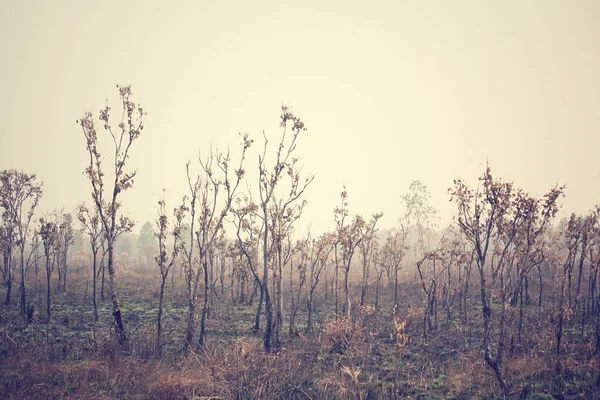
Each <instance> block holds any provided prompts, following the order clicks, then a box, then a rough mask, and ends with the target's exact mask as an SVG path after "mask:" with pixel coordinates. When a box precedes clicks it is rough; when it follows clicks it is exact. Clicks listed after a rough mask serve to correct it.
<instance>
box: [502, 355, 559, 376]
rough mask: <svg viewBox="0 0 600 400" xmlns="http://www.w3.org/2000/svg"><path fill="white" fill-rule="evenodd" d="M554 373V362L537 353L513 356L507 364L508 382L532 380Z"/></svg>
mask: <svg viewBox="0 0 600 400" xmlns="http://www.w3.org/2000/svg"><path fill="white" fill-rule="evenodd" d="M550 374H552V363H551V362H549V360H548V358H542V357H540V356H538V355H535V354H529V355H525V356H522V357H521V356H520V357H512V358H511V359H510V362H509V363H508V365H507V369H506V380H507V382H513V383H517V382H531V381H533V380H537V379H540V378H542V379H543V378H544V377H546V376H548V375H550Z"/></svg>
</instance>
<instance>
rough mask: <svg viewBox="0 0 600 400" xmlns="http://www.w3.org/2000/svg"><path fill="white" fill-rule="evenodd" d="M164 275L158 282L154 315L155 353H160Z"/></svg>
mask: <svg viewBox="0 0 600 400" xmlns="http://www.w3.org/2000/svg"><path fill="white" fill-rule="evenodd" d="M166 278H167V277H166V276H164V275H163V276H162V282H161V284H160V293H159V295H158V315H157V316H156V354H157V355H160V353H161V349H162V346H161V344H160V335H161V332H162V313H163V298H164V295H165V281H166Z"/></svg>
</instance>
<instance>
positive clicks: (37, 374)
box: [0, 273, 600, 399]
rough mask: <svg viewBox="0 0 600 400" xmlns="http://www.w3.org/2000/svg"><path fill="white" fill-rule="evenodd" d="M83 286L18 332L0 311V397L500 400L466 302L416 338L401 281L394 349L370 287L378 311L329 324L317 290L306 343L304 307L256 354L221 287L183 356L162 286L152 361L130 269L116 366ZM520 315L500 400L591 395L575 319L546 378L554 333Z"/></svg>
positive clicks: (150, 332)
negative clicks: (519, 334) (199, 344)
mask: <svg viewBox="0 0 600 400" xmlns="http://www.w3.org/2000/svg"><path fill="white" fill-rule="evenodd" d="M86 286H87V281H86V279H85V277H84V276H83V275H76V274H74V273H73V274H71V276H70V283H69V291H68V292H67V293H57V294H55V295H53V306H52V320H51V322H50V323H46V321H45V312H43V311H42V312H41V314H42V315H39V316H38V318H37V319H38V320H37V321H34V322H33V323H31V324H29V325H26V324H25V323H24V322H23V319H22V318H21V317H20V315H19V313H18V310H17V307H15V306H13V307H5V308H3V309H2V320H1V322H0V370H1V371H2V373H1V374H0V398H3V399H5V398H6V399H13V398H14V399H28V398H31V399H34V398H79V399H113V398H127V399H151V398H152V399H156V398H158V399H192V398H194V399H200V398H220V399H280V398H288V399H328V398H343V399H378V398H381V399H387V398H415V399H416V398H419V399H425V398H427V399H447V398H456V399H467V398H490V399H491V398H499V397H498V396H499V390H498V385H497V383H496V380H495V377H494V375H493V374H492V372H491V370H490V369H489V367H487V365H486V364H485V361H484V360H483V357H482V351H481V348H480V346H481V332H482V329H481V326H480V324H479V319H480V310H479V309H478V308H477V306H476V305H477V302H476V299H473V300H472V302H471V303H472V304H473V306H472V308H471V309H470V310H469V317H470V320H469V321H467V322H466V323H463V322H462V321H460V320H459V318H458V316H457V315H455V317H454V319H453V320H452V321H449V322H448V323H446V320H445V315H444V314H442V313H440V318H439V321H438V329H437V330H436V331H434V332H430V333H429V334H428V338H427V341H424V340H423V337H422V310H421V309H420V292H419V288H418V287H415V286H411V285H408V284H406V285H403V288H402V291H401V293H402V303H401V305H400V313H401V317H402V319H403V320H405V321H406V326H405V330H404V332H405V333H406V335H407V336H408V339H409V340H408V343H407V344H406V345H404V346H402V347H398V346H396V344H395V342H394V340H393V335H394V332H395V331H394V326H395V325H394V321H393V319H392V317H391V316H392V309H391V306H390V305H389V298H391V295H392V293H391V291H386V290H385V289H382V293H383V294H382V295H383V298H382V299H380V304H381V305H382V308H381V309H380V310H379V311H377V312H375V311H374V310H373V309H365V310H363V311H364V313H357V315H356V317H355V318H356V320H355V322H354V323H348V322H347V321H346V325H344V322H343V321H337V322H336V321H335V319H333V318H332V317H331V316H332V315H333V309H332V304H330V303H323V302H322V293H319V294H318V295H319V296H318V302H317V310H316V311H315V313H314V315H313V317H314V321H315V326H316V330H315V333H314V334H306V333H304V332H302V329H303V328H304V325H305V322H306V317H307V314H306V309H305V306H304V304H302V305H301V307H300V310H299V312H298V315H297V316H296V327H297V328H298V329H300V331H301V332H302V334H301V335H300V336H297V337H296V336H294V337H289V336H288V326H287V323H288V320H287V316H285V317H284V321H285V322H284V326H283V329H282V332H283V348H282V349H281V350H280V351H279V352H277V353H271V354H265V353H264V351H263V350H262V333H261V332H254V331H253V330H252V325H253V322H254V316H255V312H256V305H257V300H258V296H257V298H256V300H255V302H254V304H253V305H249V304H248V303H245V304H239V303H236V304H232V302H231V299H230V298H229V297H228V296H229V294H230V292H228V291H225V296H222V297H221V298H215V299H214V303H213V306H212V308H211V315H210V319H208V321H207V332H208V344H207V346H206V347H205V348H204V349H203V350H202V351H200V352H199V353H197V354H196V353H192V354H189V355H183V354H182V352H181V350H182V347H183V342H184V334H185V327H186V316H187V309H186V304H187V302H186V295H185V292H184V290H185V289H184V286H183V284H181V283H177V284H176V285H175V287H171V285H169V286H168V288H167V294H166V299H165V308H164V316H163V332H164V335H163V338H164V341H165V343H166V344H165V345H164V347H163V352H162V356H161V357H157V356H156V354H155V352H154V340H155V329H156V328H155V324H156V313H157V305H158V304H157V303H158V300H157V297H156V293H157V291H158V285H157V279H156V277H155V276H154V275H153V274H150V273H147V274H146V273H131V274H128V275H125V276H123V277H121V281H120V282H119V291H120V295H121V302H122V311H123V316H124V321H125V324H126V328H127V333H128V336H129V339H130V342H131V345H132V354H130V355H127V356H125V355H123V354H122V353H121V352H120V351H119V349H118V347H117V345H116V344H115V340H114V337H113V335H112V334H111V322H112V315H111V304H110V301H109V300H108V299H105V300H104V301H100V300H99V310H98V311H99V317H100V319H99V321H98V322H94V320H93V310H92V306H91V298H90V295H89V293H91V290H90V289H89V287H88V288H87V289H86ZM29 293H30V294H32V297H31V301H32V302H33V303H34V304H35V305H36V308H37V309H38V310H44V311H45V305H44V303H43V302H44V300H45V297H44V291H43V290H42V291H39V292H38V293H37V296H36V294H35V291H34V290H33V288H31V290H30V291H29ZM2 294H3V293H2V292H0V295H2ZM284 304H287V303H284ZM198 309H200V306H198ZM455 314H457V312H455ZM528 314H529V317H528V319H527V321H526V332H535V335H528V336H527V340H526V341H525V343H526V345H524V346H522V348H521V347H516V348H515V350H514V351H513V352H511V353H509V354H508V355H507V357H508V359H507V368H506V371H505V375H506V379H507V381H508V382H509V385H510V393H511V396H512V397H514V398H520V397H521V398H528V399H546V398H600V391H598V388H597V387H596V386H595V381H596V379H597V377H598V369H599V368H598V367H599V365H598V360H597V358H595V357H594V356H593V355H592V350H593V347H592V346H591V344H590V343H591V340H592V338H593V335H592V334H591V333H592V331H591V329H592V327H591V326H590V327H589V328H588V329H589V330H590V331H589V332H586V336H585V338H586V339H587V341H585V340H584V341H583V342H582V340H581V331H580V327H579V326H578V321H575V320H574V321H571V322H570V324H571V325H568V326H567V328H568V329H566V330H565V357H564V360H563V366H564V367H563V371H562V372H561V374H557V373H556V372H555V371H556V370H555V368H554V366H555V364H556V360H555V357H554V355H553V345H554V342H553V340H554V331H553V327H552V325H551V324H550V323H549V322H548V321H547V318H545V316H547V313H544V312H542V313H538V312H537V307H533V306H532V307H530V309H529V310H528ZM261 323H263V322H262V321H261ZM261 327H262V325H261ZM523 396H524V397H523Z"/></svg>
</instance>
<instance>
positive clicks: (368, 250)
mask: <svg viewBox="0 0 600 400" xmlns="http://www.w3.org/2000/svg"><path fill="white" fill-rule="evenodd" d="M381 217H383V213H377V214H373V215H372V216H371V220H370V221H369V223H368V224H365V225H363V226H362V232H361V235H362V237H363V240H362V241H361V243H360V246H359V254H360V257H361V261H362V283H361V291H360V305H361V306H364V305H365V297H366V295H367V290H368V288H369V274H370V270H371V265H372V264H373V253H374V251H375V249H376V247H377V231H378V229H377V221H379V219H380V218H381Z"/></svg>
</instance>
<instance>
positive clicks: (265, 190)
mask: <svg viewBox="0 0 600 400" xmlns="http://www.w3.org/2000/svg"><path fill="white" fill-rule="evenodd" d="M281 109H282V114H281V117H280V118H281V123H280V126H281V127H282V128H283V134H282V136H281V140H280V142H279V146H278V148H277V151H276V158H275V165H273V166H272V167H268V166H267V164H266V156H267V145H268V140H267V137H266V135H265V136H264V140H265V144H264V149H263V153H262V155H259V157H258V171H259V194H260V205H259V208H260V211H262V222H263V228H262V235H263V237H262V251H263V253H262V261H263V279H262V286H263V292H264V294H265V335H264V341H263V343H264V348H265V350H266V351H267V352H269V351H270V350H271V346H272V343H271V340H272V336H273V328H274V324H273V304H272V301H271V294H270V291H269V259H270V257H271V251H270V243H269V232H271V227H270V219H269V211H270V207H271V205H272V204H273V203H274V202H275V200H274V195H275V188H276V187H277V186H278V184H279V183H280V181H281V178H282V173H283V172H284V171H287V174H288V176H289V177H290V179H291V190H290V192H289V195H288V196H287V200H285V201H284V202H283V204H284V205H283V206H281V207H279V210H278V212H279V213H280V215H285V213H287V208H288V206H289V205H291V204H293V203H294V202H295V201H296V200H298V198H300V196H301V195H302V194H303V193H304V190H305V189H306V187H307V186H308V185H309V184H310V183H311V182H312V180H313V178H314V175H311V176H309V177H308V178H306V180H305V181H304V183H303V184H300V178H299V171H298V169H297V168H296V165H297V161H298V159H297V158H293V157H292V154H293V152H294V150H295V149H296V142H297V139H298V136H299V135H300V132H303V131H306V128H305V126H304V123H303V122H302V121H301V120H300V118H298V117H296V116H295V115H294V114H292V112H291V111H290V110H289V109H288V107H286V106H282V107H281ZM290 121H291V122H292V124H293V125H292V135H291V139H290V141H289V143H287V141H286V136H287V126H288V122H290ZM278 239H281V238H278ZM273 243H275V244H277V241H273Z"/></svg>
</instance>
